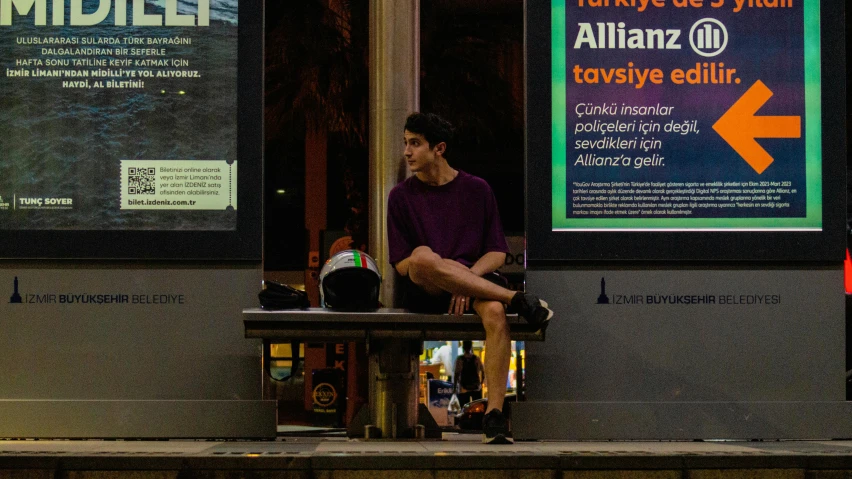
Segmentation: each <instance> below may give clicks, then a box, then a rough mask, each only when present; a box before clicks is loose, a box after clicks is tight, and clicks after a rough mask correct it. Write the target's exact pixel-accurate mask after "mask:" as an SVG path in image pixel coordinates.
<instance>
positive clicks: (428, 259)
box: [408, 246, 441, 283]
mask: <svg viewBox="0 0 852 479" xmlns="http://www.w3.org/2000/svg"><path fill="white" fill-rule="evenodd" d="M409 258H410V260H409V261H410V263H409V266H408V268H409V269H408V271H409V273H408V275H409V276H410V277H411V279H412V281H414V282H415V283H418V282H421V281H423V280H426V279H427V278H428V277H429V275H430V274H431V273H432V272H433V271H435V269H437V267H438V265H439V263H440V262H441V257H440V256H438V254H437V253H435V252H434V251H432V249H431V248H429V247H428V246H418V247H417V248H415V249H414V251H412V252H411V256H409Z"/></svg>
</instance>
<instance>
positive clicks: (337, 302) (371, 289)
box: [319, 249, 382, 311]
mask: <svg viewBox="0 0 852 479" xmlns="http://www.w3.org/2000/svg"><path fill="white" fill-rule="evenodd" d="M381 283H382V275H381V274H380V273H379V268H378V266H376V262H375V261H374V260H373V258H371V257H370V255H368V254H367V253H364V252H362V251H358V250H354V249H348V250H344V251H341V252H339V253H337V254H336V255H334V256H332V257H331V258H329V259H328V261H326V262H325V265H323V267H322V269H321V270H320V275H319V292H320V306H322V307H323V308H333V309H340V310H344V311H365V310H371V309H376V308H378V307H379V286H380V285H381Z"/></svg>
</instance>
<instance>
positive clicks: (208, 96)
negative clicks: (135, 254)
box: [0, 0, 238, 231]
mask: <svg viewBox="0 0 852 479" xmlns="http://www.w3.org/2000/svg"><path fill="white" fill-rule="evenodd" d="M237 23H238V22H237V0H115V1H113V0H0V92H2V94H1V95H0V131H2V132H3V134H2V135H0V229H2V230H95V231H98V230H103V231H105V230H112V231H120V230H154V231H233V230H235V229H236V227H237V209H238V205H237V175H238V168H237V166H238V165H237V70H238V61H237V40H238V35H237V33H238V25H237Z"/></svg>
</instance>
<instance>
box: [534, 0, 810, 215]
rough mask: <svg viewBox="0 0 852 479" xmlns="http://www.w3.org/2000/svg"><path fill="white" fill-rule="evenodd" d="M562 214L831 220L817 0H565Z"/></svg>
mask: <svg viewBox="0 0 852 479" xmlns="http://www.w3.org/2000/svg"><path fill="white" fill-rule="evenodd" d="M551 15H552V17H551V20H552V39H551V40H552V50H551V54H552V56H551V62H552V63H551V65H552V69H551V81H552V115H553V119H552V130H551V132H552V133H551V134H552V150H551V151H552V225H551V229H552V230H553V231H582V230H602V231H609V230H661V231H665V230H716V231H726V230H767V229H768V230H820V229H821V228H822V226H823V225H822V213H823V211H822V148H821V125H820V115H821V111H820V102H821V98H820V92H821V79H820V26H819V2H818V1H816V0H802V1H800V0H760V1H759V0H629V1H624V2H616V1H615V0H567V1H566V0H553V1H552V10H551Z"/></svg>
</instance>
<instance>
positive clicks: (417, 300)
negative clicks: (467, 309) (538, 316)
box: [402, 271, 509, 314]
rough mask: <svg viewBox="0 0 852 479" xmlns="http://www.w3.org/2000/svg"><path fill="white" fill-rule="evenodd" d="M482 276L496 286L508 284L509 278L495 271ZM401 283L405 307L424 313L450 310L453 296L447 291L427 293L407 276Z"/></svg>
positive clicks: (439, 312)
mask: <svg viewBox="0 0 852 479" xmlns="http://www.w3.org/2000/svg"><path fill="white" fill-rule="evenodd" d="M483 278H485V279H487V280H488V281H491V282H492V283H494V284H496V285H497V286H502V287H504V288H506V287H508V286H509V280H507V279H506V278H505V277H504V276H503V275H501V274H500V273H498V272H497V271H495V272H493V273H488V274H486V275H485V276H483ZM402 284H403V286H402V287H403V299H402V305H403V307H404V308H405V309H408V310H410V311H413V312H415V313H425V314H446V313H447V311H449V310H450V300H452V298H453V295H452V294H450V293H447V292H443V293H441V294H438V295H432V294H429V293H427V292H426V291H424V290H423V288H421V287H420V286H417V285H416V284H414V282H413V281H411V279H409V278H408V277H407V276H406V277H403V278H402Z"/></svg>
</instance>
